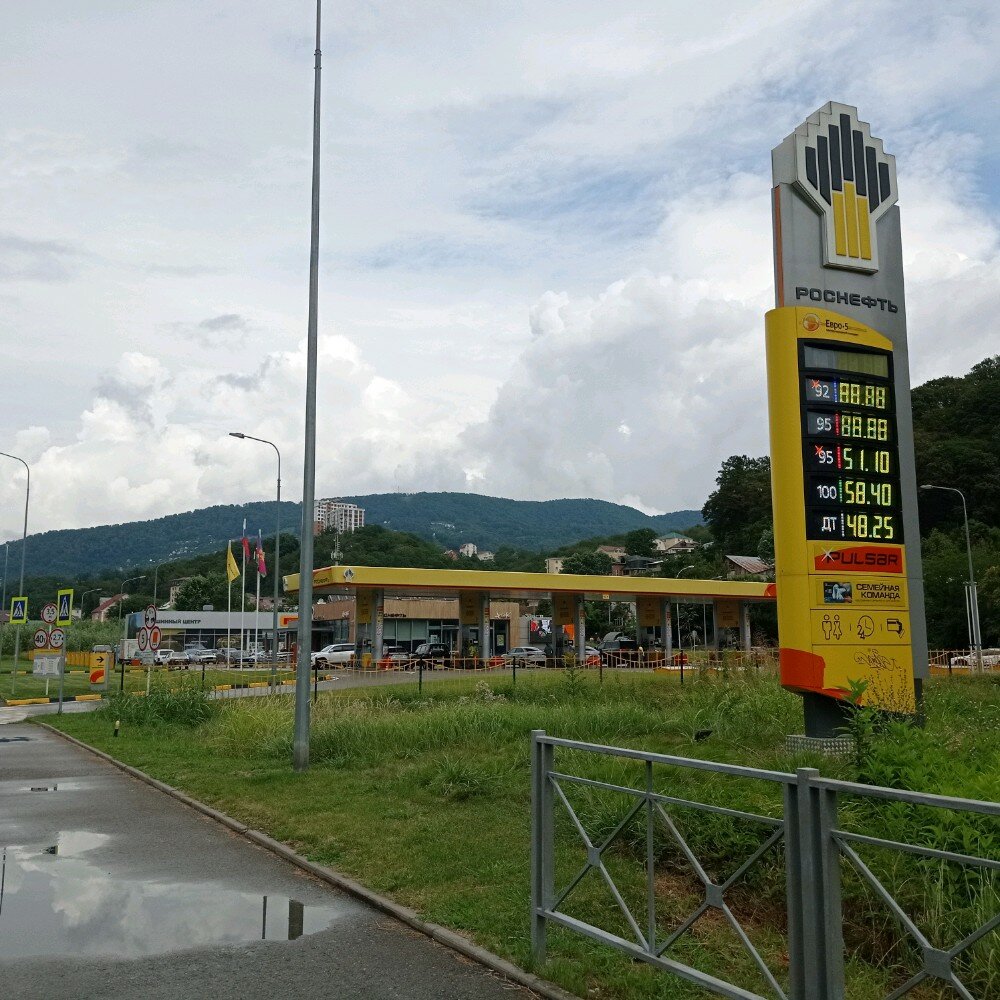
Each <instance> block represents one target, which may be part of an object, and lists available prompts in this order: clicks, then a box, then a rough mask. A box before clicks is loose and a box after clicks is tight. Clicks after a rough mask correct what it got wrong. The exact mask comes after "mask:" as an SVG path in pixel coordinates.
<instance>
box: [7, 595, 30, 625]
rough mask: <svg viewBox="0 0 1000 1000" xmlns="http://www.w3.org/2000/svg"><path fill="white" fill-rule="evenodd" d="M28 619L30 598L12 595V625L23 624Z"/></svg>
mask: <svg viewBox="0 0 1000 1000" xmlns="http://www.w3.org/2000/svg"><path fill="white" fill-rule="evenodd" d="M27 620H28V598H27V597H12V598H11V601H10V623H11V625H23V624H24V623H25V622H26V621H27Z"/></svg>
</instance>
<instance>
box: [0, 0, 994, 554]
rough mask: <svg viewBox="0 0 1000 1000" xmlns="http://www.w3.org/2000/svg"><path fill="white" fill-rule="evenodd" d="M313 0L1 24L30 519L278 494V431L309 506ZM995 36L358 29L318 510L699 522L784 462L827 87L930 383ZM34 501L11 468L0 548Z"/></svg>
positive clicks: (955, 305)
mask: <svg viewBox="0 0 1000 1000" xmlns="http://www.w3.org/2000/svg"><path fill="white" fill-rule="evenodd" d="M311 6H312V4H311V2H310V0H296V3H293V4H292V5H288V4H285V5H274V4H268V3H265V2H264V0H245V2H243V3H240V4H238V5H237V4H230V3H222V4H216V5H208V6H206V5H204V4H197V3H194V2H193V0H177V2H176V3H174V4H170V5H166V6H162V7H156V8H149V9H147V8H146V7H131V8H130V7H127V6H126V7H122V5H120V4H110V3H108V4H102V3H100V2H95V3H92V4H90V5H87V7H86V9H84V10H83V11H82V12H80V13H79V16H77V17H74V19H72V21H58V20H56V21H53V19H52V18H51V17H48V16H46V15H45V13H44V8H43V7H41V6H39V5H30V4H28V5H24V4H23V5H7V6H6V7H4V8H3V10H2V12H0V31H2V32H3V35H4V38H5V46H4V50H3V52H2V53H0V61H2V62H0V65H2V68H3V71H4V79H5V81H7V83H8V93H7V95H6V96H7V101H6V102H5V108H6V113H5V121H4V123H3V124H2V125H0V150H2V152H0V194H2V196H3V200H4V205H5V217H4V232H3V233H0V295H2V298H0V303H2V305H3V310H2V312H0V343H2V345H3V347H4V350H5V352H9V354H10V355H13V356H15V357H16V359H17V370H18V373H19V376H20V377H18V378H17V379H11V380H9V381H8V383H7V384H6V385H5V396H4V407H3V408H2V410H0V434H2V436H3V437H4V438H5V440H7V441H12V442H14V445H13V447H16V449H17V451H16V453H17V454H23V455H24V457H25V458H27V459H28V460H29V461H30V462H32V474H33V475H32V486H33V489H32V493H33V497H34V499H33V505H32V511H33V512H32V528H33V529H34V530H43V529H46V528H54V527H62V526H71V525H81V524H92V523H106V522H108V521H115V520H124V519H129V518H133V517H145V516H157V515H161V514H164V513H169V512H171V511H177V510H184V509H190V508H192V507H196V506H202V505H207V504H210V503H219V502H236V501H240V500H243V499H246V498H248V497H266V496H270V494H271V489H272V480H273V470H272V468H271V462H272V459H271V456H270V454H269V452H268V451H267V450H266V449H261V448H259V447H258V446H255V445H251V444H247V443H242V442H237V441H234V440H233V439H231V438H228V437H227V432H228V431H230V430H243V431H245V432H247V433H253V434H257V435H258V436H261V437H265V438H270V439H272V440H275V441H276V442H278V443H279V445H280V446H281V448H282V454H283V458H284V462H285V466H284V479H285V492H286V495H288V496H294V495H295V494H296V491H297V489H298V483H297V478H298V475H299V471H298V470H299V467H300V463H301V444H300V439H301V413H302V401H303V382H304V365H305V361H304V351H303V348H302V345H301V340H302V337H303V334H304V329H305V305H306V301H305V299H306V289H305V274H306V264H307V237H308V182H309V158H308V153H309V147H308V141H309V127H310V111H311V103H310V100H311V95H310V86H311V49H312V44H311V40H310V37H309V30H310V23H311V22H310V13H311ZM998 16H1000V15H998V11H997V9H996V7H995V5H993V4H989V3H986V2H982V3H970V4H965V5H962V6H961V7H957V8H956V7H951V8H948V10H947V11H944V10H943V9H942V8H941V7H940V5H938V4H934V3H931V2H929V0H927V2H914V3H910V4H906V5H905V6H904V5H900V4H898V3H894V2H891V0H877V2H868V0H864V2H863V0H850V2H847V3H845V4H841V5H839V6H838V7H835V8H832V7H830V6H829V5H821V4H819V3H815V2H813V3H809V2H807V3H801V2H791V0H788V2H780V3H775V2H772V3H763V2H761V3H757V4H747V5H740V6H736V7H734V5H732V4H731V3H727V2H725V0H715V2H707V3H703V4H700V5H698V6H697V7H695V8H692V7H691V6H690V5H688V6H686V7H684V8H683V9H681V8H674V7H671V6H670V5H667V6H664V5H663V4H662V3H660V2H656V0H637V2H635V3H633V4H631V5H630V6H628V7H627V8H622V7H621V6H620V5H619V7H615V6H614V5H612V6H610V7H609V6H608V5H607V4H603V3H597V2H586V0H584V2H580V3H577V4H574V5H573V9H572V16H571V17H568V16H567V12H566V9H563V8H562V7H560V6H559V5H546V4H541V5H534V6H532V7H509V6H508V7H504V6H503V5H500V6H498V5H496V4H492V3H486V2H483V0H474V2H471V3H463V4H458V3H452V2H444V0H441V2H438V3H434V4H428V5H416V6H413V5H405V4H396V5H371V4H368V3H364V2H362V0H352V2H350V3H348V4H347V5H346V6H342V7H341V8H340V9H338V11H337V12H336V13H334V14H333V15H332V16H330V17H328V18H327V22H326V42H325V48H326V50H327V53H328V55H327V59H326V66H325V69H324V74H325V94H324V97H325V104H324V109H325V111H324V128H325V139H324V202H323V232H322V239H321V254H322V261H323V268H322V285H321V306H320V319H321V330H322V332H323V336H322V338H321V344H320V362H321V370H320V382H319V385H320V403H319V414H320V421H319V450H318V457H317V466H318V486H319V489H320V490H321V492H328V493H331V494H336V493H356V492H365V491H368V490H373V491H374V490H385V489H395V488H399V489H441V488H451V489H473V490H476V491H480V492H490V493H497V494H501V495H512V496H523V497H536V498H544V497H552V496H566V495H592V496H599V497H603V498H607V499H613V500H619V499H622V498H627V499H628V500H629V502H632V503H634V504H635V505H637V506H642V507H645V508H649V509H657V510H667V509H672V508H676V507H679V506H700V504H701V503H702V501H703V500H704V497H705V493H706V492H707V490H708V489H710V488H711V485H712V481H713V479H714V476H715V473H716V470H717V467H718V464H719V462H720V461H721V460H722V459H723V458H725V457H726V456H727V455H729V454H732V453H734V452H737V451H748V452H753V453H761V452H763V451H764V450H765V449H766V446H767V433H766V420H765V417H764V409H763V407H764V390H763V362H762V357H761V339H762V337H761V330H762V313H763V312H764V310H766V309H767V308H768V307H769V306H770V304H771V301H772V290H771V282H772V277H771V246H770V208H769V199H768V189H769V162H768V161H769V158H768V151H769V149H770V147H771V146H772V145H774V144H775V143H776V142H777V141H778V140H780V138H781V137H782V136H783V135H784V134H785V133H787V132H788V131H790V130H791V128H792V127H793V126H794V125H795V124H796V123H797V122H798V121H800V120H801V119H802V118H803V117H805V115H807V114H808V113H810V112H811V111H812V110H814V108H816V107H818V106H819V105H820V104H821V103H823V101H825V100H827V99H830V98H834V99H839V100H845V101H858V102H860V105H861V106H860V110H861V113H862V116H863V117H866V118H868V119H869V120H871V122H872V125H873V128H874V130H875V132H876V134H879V135H882V136H884V137H885V138H886V142H887V148H889V149H890V151H893V152H895V153H896V154H897V155H898V157H899V164H900V183H901V190H902V197H901V209H902V218H903V225H904V241H905V243H904V245H905V247H906V254H907V256H906V265H907V281H908V314H909V321H910V328H911V341H912V345H911V359H912V366H913V375H914V379H915V380H916V381H920V380H923V379H925V378H929V377H933V376H936V375H940V374H945V373H950V374H958V373H961V372H962V371H964V370H966V369H967V368H968V366H969V365H971V364H972V363H974V362H976V361H977V360H979V359H980V358H982V357H983V356H984V355H986V354H988V353H991V352H993V351H995V350H996V346H995V343H994V340H995V338H994V337H993V334H992V331H991V328H990V326H989V323H988V322H984V320H983V317H986V316H992V315H995V314H996V313H997V309H998V307H1000V279H998V278H997V277H996V275H997V274H1000V268H998V264H1000V260H998V257H1000V250H998V224H997V198H998V196H1000V190H998V189H997V188H996V186H995V179H994V178H995V175H996V173H997V171H996V159H997V157H998V156H1000V144H998V143H997V141H996V140H995V139H994V138H993V136H994V135H996V134H1000V133H998V130H997V125H998V124H1000V123H998V122H997V118H998V117H1000V112H998V110H997V106H996V102H995V101H993V100H992V97H993V96H994V95H995V91H996V87H997V83H998V77H1000V70H998V66H997V63H996V60H995V57H994V53H995V51H996V47H997V42H998V39H1000V31H998ZM887 25H890V26H891V35H892V44H887V41H886V38H887V35H886V32H887V30H889V29H888V28H887ZM290 26H297V27H291V28H290ZM125 51H142V52H143V54H144V57H143V60H142V62H141V64H140V63H135V62H134V61H128V60H125V61H123V60H121V59H120V58H118V54H120V53H121V52H125ZM178 51H184V53H185V58H184V59H183V60H178V59H177V58H176V53H177V52H178ZM820 53H821V54H822V58H820V57H819V54H820ZM94 65H100V66H101V67H102V72H101V73H94V72H92V67H93V66H94ZM956 65H960V66H961V72H957V71H955V70H954V67H955V66H956ZM861 81H864V89H863V90H862V89H860V82H861ZM991 185H992V187H991ZM5 278H6V280H4V279H5ZM5 450H7V449H5ZM4 461H6V460H4ZM21 496H23V476H22V477H20V478H19V474H18V473H17V470H16V468H15V469H13V470H12V472H11V473H10V474H9V475H7V476H6V477H4V478H2V479H0V538H3V537H11V536H15V535H17V534H19V532H20V523H19V515H18V510H19V500H18V498H19V497H21Z"/></svg>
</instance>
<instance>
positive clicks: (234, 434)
mask: <svg viewBox="0 0 1000 1000" xmlns="http://www.w3.org/2000/svg"><path fill="white" fill-rule="evenodd" d="M229 436H230V437H231V438H239V439H240V440H241V441H242V440H244V439H245V438H246V434H241V433H240V432H239V431H230V432H229Z"/></svg>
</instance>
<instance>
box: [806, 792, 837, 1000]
mask: <svg viewBox="0 0 1000 1000" xmlns="http://www.w3.org/2000/svg"><path fill="white" fill-rule="evenodd" d="M813 795H814V797H815V802H816V819H817V822H816V828H815V829H816V838H817V852H818V856H819V866H818V867H819V875H820V884H819V885H818V886H817V889H818V891H819V893H820V898H821V899H822V902H823V956H824V964H825V973H826V980H825V985H826V994H825V995H826V996H828V997H842V996H843V995H844V919H843V916H844V915H843V911H842V908H841V900H840V848H839V847H838V846H837V843H836V841H835V840H834V839H833V835H832V833H831V832H830V831H831V830H833V829H835V828H836V826H837V793H836V792H835V791H833V790H831V789H824V788H816V789H813Z"/></svg>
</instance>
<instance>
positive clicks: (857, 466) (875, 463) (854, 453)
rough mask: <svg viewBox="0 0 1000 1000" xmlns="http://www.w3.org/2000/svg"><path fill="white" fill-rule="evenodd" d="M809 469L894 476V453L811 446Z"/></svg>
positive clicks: (820, 445) (881, 450)
mask: <svg viewBox="0 0 1000 1000" xmlns="http://www.w3.org/2000/svg"><path fill="white" fill-rule="evenodd" d="M808 449H809V450H808V455H809V467H810V468H811V469H822V470H823V471H824V472H854V473H859V472H864V473H869V474H871V475H879V476H890V475H893V473H894V469H893V461H892V452H891V451H890V450H889V449H888V448H863V447H860V446H858V445H853V444H810V445H809V446H808Z"/></svg>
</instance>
